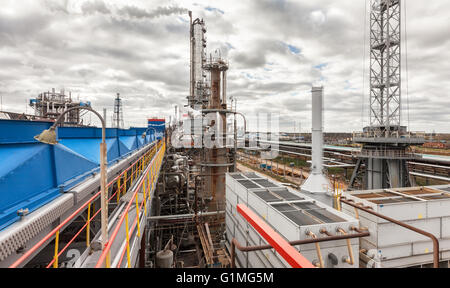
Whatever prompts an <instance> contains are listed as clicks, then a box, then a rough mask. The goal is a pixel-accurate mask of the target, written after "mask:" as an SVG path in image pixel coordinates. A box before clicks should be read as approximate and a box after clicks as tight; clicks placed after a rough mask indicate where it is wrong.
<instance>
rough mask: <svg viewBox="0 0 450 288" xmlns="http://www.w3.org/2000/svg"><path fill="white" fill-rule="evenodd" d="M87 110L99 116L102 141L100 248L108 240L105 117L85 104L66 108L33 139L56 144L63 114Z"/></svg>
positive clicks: (103, 246)
mask: <svg viewBox="0 0 450 288" xmlns="http://www.w3.org/2000/svg"><path fill="white" fill-rule="evenodd" d="M82 109H84V110H88V111H91V112H93V113H94V114H95V115H97V116H98V118H100V121H101V122H102V142H101V143H100V189H101V209H102V210H101V225H102V250H103V249H104V248H105V245H106V243H107V242H108V195H107V193H106V178H107V172H106V163H107V162H106V142H105V134H106V133H105V130H106V127H105V119H103V117H102V116H101V115H100V114H99V113H98V112H97V111H95V110H94V109H92V108H90V107H86V106H78V107H74V108H70V109H67V110H66V111H64V112H63V113H62V114H61V115H59V117H58V119H56V121H55V123H53V125H52V127H50V128H49V129H47V130H44V131H42V133H41V134H39V135H36V136H35V137H34V139H36V140H37V141H39V142H42V143H45V144H50V145H56V144H58V141H57V140H56V126H57V125H58V124H59V123H60V122H61V120H62V119H64V115H65V114H67V113H69V112H71V111H74V110H82ZM106 259H107V260H106V262H107V264H106V265H107V266H109V255H108V256H107V258H106Z"/></svg>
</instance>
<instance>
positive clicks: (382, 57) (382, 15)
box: [349, 0, 424, 189]
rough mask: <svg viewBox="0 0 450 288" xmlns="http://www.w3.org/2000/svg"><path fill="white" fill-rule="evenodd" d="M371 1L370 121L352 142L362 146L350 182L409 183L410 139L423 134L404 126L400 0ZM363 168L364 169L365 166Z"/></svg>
mask: <svg viewBox="0 0 450 288" xmlns="http://www.w3.org/2000/svg"><path fill="white" fill-rule="evenodd" d="M366 1H370V8H371V9H370V103H369V105H370V116H369V117H370V119H369V121H370V125H369V126H368V127H365V128H364V131H363V133H358V134H354V137H353V141H354V142H357V143H361V144H362V145H363V148H362V150H361V153H360V154H359V155H358V158H359V160H358V162H357V165H356V167H355V169H354V171H353V175H352V178H351V180H350V185H349V187H350V188H351V189H352V188H353V189H354V188H356V182H358V181H357V179H359V182H360V183H361V184H362V187H360V188H363V189H380V188H396V187H408V186H411V185H412V184H414V183H413V179H411V178H410V177H409V173H408V166H407V164H406V163H407V161H408V160H411V159H413V158H414V156H412V154H411V153H408V147H409V146H410V145H412V144H423V143H424V139H423V138H422V137H419V136H417V134H411V133H410V132H408V129H407V127H406V126H402V125H401V106H402V105H401V104H402V103H401V0H366ZM363 168H364V170H363Z"/></svg>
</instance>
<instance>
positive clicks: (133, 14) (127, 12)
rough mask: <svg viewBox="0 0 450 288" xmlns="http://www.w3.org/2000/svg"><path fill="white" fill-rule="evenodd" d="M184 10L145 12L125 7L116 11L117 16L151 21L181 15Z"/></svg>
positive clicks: (159, 8)
mask: <svg viewBox="0 0 450 288" xmlns="http://www.w3.org/2000/svg"><path fill="white" fill-rule="evenodd" d="M186 12H187V9H186V8H181V7H157V8H156V9H154V10H151V11H147V10H145V9H141V8H138V7H136V6H125V7H123V8H121V9H119V10H118V14H119V15H122V16H128V17H130V18H137V19H143V18H148V19H153V18H158V17H161V16H169V15H173V14H182V13H186Z"/></svg>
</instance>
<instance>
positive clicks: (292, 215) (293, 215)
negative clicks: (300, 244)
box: [281, 211, 321, 226]
mask: <svg viewBox="0 0 450 288" xmlns="http://www.w3.org/2000/svg"><path fill="white" fill-rule="evenodd" d="M281 213H283V214H284V215H286V217H288V218H289V219H291V220H292V221H294V223H295V224H297V225H299V226H305V225H316V224H321V223H320V222H319V221H317V220H315V219H313V218H311V217H310V216H308V215H305V214H304V213H303V212H302V211H293V212H281Z"/></svg>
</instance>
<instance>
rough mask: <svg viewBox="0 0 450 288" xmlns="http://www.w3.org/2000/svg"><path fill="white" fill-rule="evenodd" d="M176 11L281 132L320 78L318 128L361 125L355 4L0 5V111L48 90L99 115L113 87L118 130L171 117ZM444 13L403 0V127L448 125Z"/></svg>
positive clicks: (282, 0) (185, 54)
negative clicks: (200, 29) (201, 32)
mask: <svg viewBox="0 0 450 288" xmlns="http://www.w3.org/2000/svg"><path fill="white" fill-rule="evenodd" d="M188 10H192V11H193V15H194V17H199V18H203V19H204V20H205V22H206V25H207V29H208V32H207V40H208V51H209V52H213V51H214V50H215V49H217V48H220V49H221V52H222V55H225V56H226V57H227V58H228V59H229V62H230V70H229V74H228V96H234V97H236V98H237V99H238V109H239V110H241V111H242V112H244V113H248V114H251V113H255V112H268V113H271V112H274V113H280V116H281V121H280V122H281V129H282V130H284V131H288V132H291V131H293V128H294V122H297V127H298V126H299V125H298V123H299V122H300V123H301V128H302V131H303V132H306V131H308V130H309V127H310V126H311V121H310V118H311V115H310V109H311V100H310V98H311V97H310V90H311V85H312V84H323V85H324V86H325V130H326V131H335V132H338V131H340V132H344V131H348V132H350V131H356V130H360V129H361V128H362V126H363V124H367V116H364V117H362V116H363V115H367V113H368V111H367V110H368V108H367V107H366V108H365V109H364V111H363V107H365V106H367V105H368V91H369V89H368V77H367V76H368V68H367V67H368V63H367V64H365V63H364V61H363V60H364V51H366V60H368V59H367V58H368V47H367V44H366V47H364V35H367V34H368V33H364V32H365V31H367V29H368V26H367V25H365V21H364V20H365V17H366V16H365V15H367V13H365V1H364V0H358V1H355V0H339V1H336V0H314V1H311V0H245V1H243V0H238V1H234V0H233V1H231V0H227V1H207V0H194V1H187V0H168V1H162V0H129V1H119V0H117V1H113V0H109V1H106V0H20V1H17V0H1V8H0V66H1V69H0V96H2V109H3V110H7V111H16V112H24V111H26V110H27V112H28V113H32V108H30V107H28V108H26V103H27V99H29V98H32V97H35V96H36V95H37V94H39V93H40V92H43V91H47V90H50V89H51V88H52V87H55V88H56V89H58V90H59V89H62V88H64V89H65V90H66V91H72V95H75V97H78V95H79V98H80V99H83V100H86V101H91V102H92V105H93V107H94V108H96V109H98V110H99V111H100V110H102V109H103V108H107V109H108V110H109V113H110V114H109V118H110V117H112V114H111V111H112V107H113V101H114V95H115V93H116V92H119V93H121V95H122V96H123V98H124V117H125V124H126V125H139V126H142V125H145V122H146V120H145V119H146V118H147V117H151V116H159V117H168V116H169V115H172V113H173V108H172V107H173V105H175V104H178V105H181V106H183V105H185V104H186V99H185V97H186V96H187V95H188V93H189V22H188V20H189V18H188V15H187V11H188ZM449 15H450V1H448V0H432V1H426V5H425V2H424V1H420V0H409V1H407V7H406V20H407V26H406V28H407V35H408V39H407V43H408V47H407V48H408V66H409V77H408V80H409V81H408V83H409V87H408V88H409V89H408V90H409V106H410V108H409V115H410V117H409V118H410V123H409V125H410V127H411V130H413V131H425V130H426V131H432V130H436V131H437V132H450V115H449V112H450V111H449V110H450V100H449V91H450V64H449V61H448V59H449V58H450V41H449V40H450V34H449V32H448V25H449V24H448V23H449V21H450V19H449V17H450V16H449ZM405 48H406V47H405V46H404V47H403V51H405V50H406V49H405ZM404 56H405V55H404ZM405 60H406V57H403V61H404V62H403V63H406V61H405ZM365 66H366V68H365V69H363V68H364V67H365ZM364 71H365V74H367V75H366V77H365V81H363V75H364ZM404 71H405V70H404ZM403 80H404V81H403V99H404V100H403V101H404V103H406V102H407V101H406V81H405V80H406V73H403ZM363 83H365V85H363ZM406 108H407V107H406V105H404V109H403V119H404V123H403V124H406V125H407V124H408V120H407V118H408V117H407V115H408V113H407V109H406ZM363 119H364V123H363ZM92 121H93V122H94V120H93V119H92ZM297 129H298V128H297Z"/></svg>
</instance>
